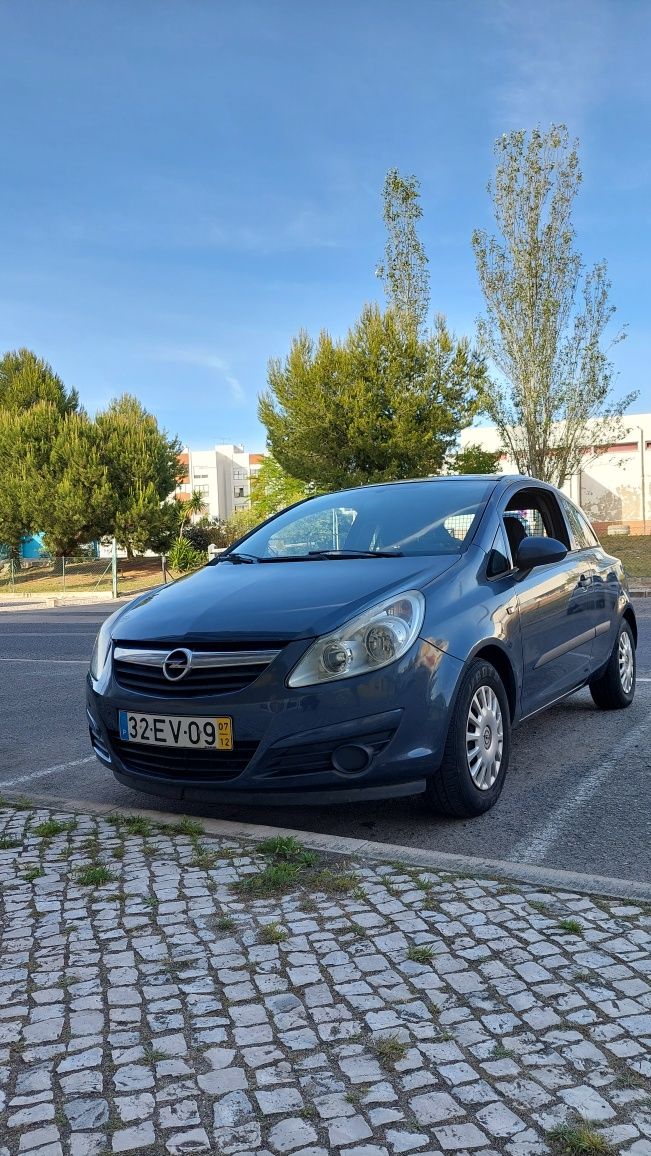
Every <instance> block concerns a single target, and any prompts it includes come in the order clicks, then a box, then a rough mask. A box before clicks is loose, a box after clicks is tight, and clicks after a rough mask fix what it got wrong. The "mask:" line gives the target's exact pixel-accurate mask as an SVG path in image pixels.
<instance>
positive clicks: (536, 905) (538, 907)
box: [527, 899, 549, 915]
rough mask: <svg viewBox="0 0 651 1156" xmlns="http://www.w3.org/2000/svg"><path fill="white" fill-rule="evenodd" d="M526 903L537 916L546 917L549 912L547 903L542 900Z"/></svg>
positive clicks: (529, 900)
mask: <svg viewBox="0 0 651 1156" xmlns="http://www.w3.org/2000/svg"><path fill="white" fill-rule="evenodd" d="M527 903H528V904H529V907H533V910H534V911H537V912H538V914H539V915H546V914H547V912H548V910H549V903H545V901H544V899H527Z"/></svg>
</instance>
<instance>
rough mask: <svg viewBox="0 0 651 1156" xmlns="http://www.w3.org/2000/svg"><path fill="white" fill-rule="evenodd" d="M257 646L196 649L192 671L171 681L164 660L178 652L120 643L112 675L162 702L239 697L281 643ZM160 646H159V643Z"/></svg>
mask: <svg viewBox="0 0 651 1156" xmlns="http://www.w3.org/2000/svg"><path fill="white" fill-rule="evenodd" d="M272 645H273V649H270V648H269V644H266V645H264V644H263V645H262V646H258V645H256V644H246V645H242V644H240V645H239V646H235V647H233V646H231V645H230V644H228V646H224V648H223V650H221V651H220V650H217V649H215V648H214V644H213V645H212V646H211V647H210V650H208V649H207V648H206V647H205V645H204V646H203V647H199V646H193V647H189V648H188V649H190V650H191V652H192V663H193V665H192V666H191V668H190V670H189V671H188V673H187V674H186V675H185V676H184V677H183V678H180V679H178V680H175V681H170V680H169V679H168V678H166V677H165V675H164V673H163V661H164V660H165V658H166V657H167V655H168V654H169V653H170V652H171V651H173V650H174V649H176V648H175V647H174V646H169V647H166V648H165V649H156V650H152V649H150V648H145V647H139V646H131V645H130V644H129V643H119V644H118V645H117V646H116V648H115V653H114V657H113V676H114V678H115V681H116V682H117V684H118V686H121V687H123V689H124V690H131V691H135V692H136V693H137V694H146V695H151V696H152V697H154V698H163V699H191V698H210V697H213V696H215V695H221V694H236V693H237V692H238V691H241V690H244V689H245V688H246V687H247V686H251V684H252V683H254V682H255V681H256V679H258V678H259V677H260V675H261V674H263V673H264V671H265V670H266V669H267V667H268V666H269V665H270V663H271V662H273V660H274V658H276V656H277V655H278V654H279V652H280V647H281V645H282V644H278V643H274V644H272ZM159 646H160V644H159Z"/></svg>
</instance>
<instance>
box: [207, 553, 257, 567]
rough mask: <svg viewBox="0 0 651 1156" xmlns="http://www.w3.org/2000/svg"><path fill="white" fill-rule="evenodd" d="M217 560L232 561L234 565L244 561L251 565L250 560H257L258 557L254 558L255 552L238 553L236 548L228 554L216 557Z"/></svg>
mask: <svg viewBox="0 0 651 1156" xmlns="http://www.w3.org/2000/svg"><path fill="white" fill-rule="evenodd" d="M217 561H218V562H233V564H234V565H237V564H238V562H246V563H248V564H249V565H251V563H252V562H259V561H260V559H259V558H256V556H255V554H240V553H238V551H237V550H236V551H234V552H232V553H230V554H222V555H221V556H220V557H219V558H218V559H217Z"/></svg>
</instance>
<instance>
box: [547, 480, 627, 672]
mask: <svg viewBox="0 0 651 1156" xmlns="http://www.w3.org/2000/svg"><path fill="white" fill-rule="evenodd" d="M561 505H562V507H563V512H564V514H565V518H566V521H567V523H568V525H569V529H570V535H571V538H572V549H573V552H574V553H575V555H576V558H577V560H580V562H581V569H582V579H583V601H584V603H585V615H586V620H589V621H590V623H591V625H592V626H593V628H594V639H593V643H592V656H591V658H592V662H591V665H592V669H593V670H598V669H599V667H601V666H603V664H604V663H605V662H606V661H607V659H608V656H609V654H610V651H611V649H612V645H613V634H614V629H615V623H616V619H617V598H618V594H619V584H618V582H617V581H616V578H615V581H613V578H614V577H615V576H614V575H613V571H612V564H611V560H610V559H609V558H608V556H607V555H606V554H604V551H603V550H602V548H601V546H600V545H599V540H598V538H597V536H596V534H595V532H594V530H593V529H592V526H591V525H590V523H589V522H588V519H587V518H586V517H585V515H584V514H583V513H582V511H581V510H579V509H578V507H577V506H575V505H574V503H573V502H571V501H570V499H569V498H566V497H565V495H564V494H563V495H562V497H561Z"/></svg>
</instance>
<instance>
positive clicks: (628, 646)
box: [590, 619, 635, 710]
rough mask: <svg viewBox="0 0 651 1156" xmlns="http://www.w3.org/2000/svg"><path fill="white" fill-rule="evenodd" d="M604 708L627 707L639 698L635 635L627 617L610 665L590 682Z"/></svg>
mask: <svg viewBox="0 0 651 1156" xmlns="http://www.w3.org/2000/svg"><path fill="white" fill-rule="evenodd" d="M590 694H591V695H592V699H593V702H594V703H595V706H598V707H599V709H600V710H623V709H624V707H627V706H630V705H631V703H632V702H633V699H634V698H635V639H634V637H633V631H632V630H631V627H630V626H629V624H628V622H627V621H626V619H624V621H623V622H622V623H621V625H620V628H619V634H618V635H617V638H616V639H615V645H614V646H613V649H612V651H611V653H610V658H609V659H608V665H607V666H606V667H605V669H604V670H603V671H602V672H601V674H600V675H599V676H598V677H597V678H593V680H592V682H591V683H590Z"/></svg>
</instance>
